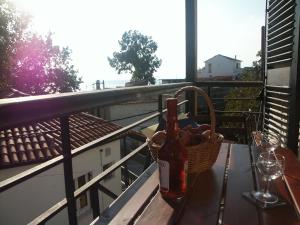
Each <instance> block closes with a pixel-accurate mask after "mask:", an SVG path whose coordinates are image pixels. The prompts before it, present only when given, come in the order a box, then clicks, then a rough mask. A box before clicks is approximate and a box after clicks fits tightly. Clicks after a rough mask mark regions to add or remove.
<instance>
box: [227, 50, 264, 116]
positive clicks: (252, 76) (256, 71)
mask: <svg viewBox="0 0 300 225" xmlns="http://www.w3.org/2000/svg"><path fill="white" fill-rule="evenodd" d="M257 56H260V52H258V53H257ZM260 73H261V65H260V60H258V61H254V62H253V66H252V67H248V68H244V69H243V72H242V74H241V78H240V80H241V81H258V80H261V79H260V76H261V75H260ZM260 92H261V88H256V87H243V88H232V89H231V90H230V92H229V94H228V95H227V96H225V102H226V106H225V111H249V110H251V111H258V110H259V102H258V101H256V100H226V99H229V98H257V97H258V96H259V94H260Z"/></svg>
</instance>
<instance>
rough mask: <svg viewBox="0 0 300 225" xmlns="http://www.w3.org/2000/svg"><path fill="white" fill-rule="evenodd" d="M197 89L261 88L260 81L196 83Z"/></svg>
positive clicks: (261, 83)
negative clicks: (206, 87)
mask: <svg viewBox="0 0 300 225" xmlns="http://www.w3.org/2000/svg"><path fill="white" fill-rule="evenodd" d="M195 84H196V86H198V87H205V86H208V87H258V86H261V87H263V82H262V81H197V82H196V83H195Z"/></svg>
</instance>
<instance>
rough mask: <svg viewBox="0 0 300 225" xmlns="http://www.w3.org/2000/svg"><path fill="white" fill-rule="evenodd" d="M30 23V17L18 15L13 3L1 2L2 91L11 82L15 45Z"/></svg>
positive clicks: (0, 52) (0, 72)
mask: <svg viewBox="0 0 300 225" xmlns="http://www.w3.org/2000/svg"><path fill="white" fill-rule="evenodd" d="M29 21H30V16H29V15H27V14H24V13H18V12H17V11H16V9H15V7H14V5H13V4H12V3H11V2H9V1H6V0H0V90H1V89H3V88H5V87H6V86H7V84H8V82H9V81H8V80H9V75H10V72H9V70H10V63H9V62H10V57H12V55H13V53H14V43H15V42H16V40H20V39H21V38H22V36H23V34H24V31H25V30H26V28H27V26H28V23H29Z"/></svg>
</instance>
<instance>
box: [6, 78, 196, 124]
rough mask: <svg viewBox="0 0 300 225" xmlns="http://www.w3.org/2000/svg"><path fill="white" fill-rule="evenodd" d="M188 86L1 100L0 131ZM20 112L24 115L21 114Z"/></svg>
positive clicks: (178, 85) (176, 84) (164, 85)
mask: <svg viewBox="0 0 300 225" xmlns="http://www.w3.org/2000/svg"><path fill="white" fill-rule="evenodd" d="M187 85H192V83H190V82H185V83H175V84H163V85H153V86H139V87H129V88H115V89H109V90H100V91H93V92H78V93H64V94H51V95H44V96H29V97H21V98H9V99H0V118H5V120H4V119H3V120H0V128H1V129H6V128H11V127H16V126H19V125H22V124H26V123H29V122H33V121H37V120H38V121H39V120H44V119H49V118H54V117H60V116H62V115H66V114H71V113H75V112H81V111H84V110H87V109H90V108H94V107H100V106H108V105H114V104H119V103H122V102H126V101H129V100H138V99H141V97H143V96H148V95H149V94H153V93H155V94H158V93H166V91H171V90H175V89H178V88H181V87H184V86H187ZM20 111H22V113H21V114H20Z"/></svg>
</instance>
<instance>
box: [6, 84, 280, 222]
mask: <svg viewBox="0 0 300 225" xmlns="http://www.w3.org/2000/svg"><path fill="white" fill-rule="evenodd" d="M191 84H192V83H188V82H186V83H178V84H169V85H159V86H145V87H131V88H122V89H111V90H104V91H95V92H88V93H70V94H57V95H48V96H36V97H24V98H13V99H4V100H0V109H1V110H0V117H1V118H5V120H1V121H0V127H1V129H9V128H12V127H15V126H20V125H24V124H27V123H30V122H33V121H39V120H44V119H49V118H54V117H59V118H60V124H61V141H62V148H63V154H62V155H60V156H58V157H56V158H53V159H51V160H48V161H46V162H44V163H41V164H40V165H38V166H35V167H33V168H31V169H29V170H27V171H24V172H22V173H20V174H17V175H16V176H13V177H11V178H9V179H7V180H4V181H2V182H0V193H2V192H5V191H6V190H8V189H10V188H12V187H14V186H16V185H18V184H20V183H22V182H24V181H26V180H29V179H31V178H33V177H34V176H36V175H38V174H40V173H42V172H44V171H46V170H49V169H51V168H53V167H54V166H57V165H59V164H61V163H62V164H63V168H64V181H65V198H63V199H62V200H61V201H59V202H57V203H56V204H55V205H53V206H52V207H51V208H49V209H48V210H47V211H45V212H44V213H42V214H41V215H40V216H38V217H37V218H35V219H34V218H33V220H32V222H31V224H44V223H45V222H46V221H48V220H49V219H51V218H52V217H53V216H55V215H56V214H57V213H59V212H60V211H62V210H63V209H64V208H65V207H67V208H68V217H69V224H77V216H76V204H75V201H76V199H77V198H79V197H80V196H81V195H82V194H83V193H86V192H87V191H90V194H91V207H92V211H93V218H97V217H98V216H99V215H100V209H99V201H98V197H99V196H98V184H99V182H100V181H102V180H103V179H104V178H106V176H108V175H109V174H110V173H112V172H114V171H115V170H117V169H118V168H120V167H121V166H122V164H124V163H125V162H127V161H128V160H129V159H131V158H132V157H134V156H135V155H136V154H137V153H139V152H141V151H142V150H143V149H144V148H145V147H146V146H147V143H144V144H142V145H141V146H139V147H138V148H136V149H135V150H133V151H132V152H130V153H129V154H128V155H126V156H125V157H123V158H122V159H120V160H119V161H117V162H115V163H114V164H113V165H112V166H110V167H109V168H108V169H106V170H105V171H104V172H102V173H100V174H98V175H96V176H95V177H94V178H93V179H91V180H90V181H89V182H87V183H86V184H84V185H83V186H81V187H80V188H78V189H77V190H75V188H74V183H73V169H72V158H74V157H75V156H77V155H80V154H82V153H84V152H86V151H88V150H90V149H92V148H94V147H96V146H99V145H102V144H104V143H107V142H108V141H109V140H111V139H112V138H114V137H117V136H119V135H120V134H122V133H125V132H127V131H129V130H131V129H133V128H134V127H136V126H138V125H139V124H142V123H144V122H146V121H149V120H152V119H153V118H157V117H158V116H160V115H162V113H164V112H165V110H164V109H163V108H162V107H161V106H162V104H158V106H160V107H159V108H158V111H157V112H155V113H153V114H152V115H149V116H147V117H145V118H143V119H141V120H139V121H136V122H134V123H132V124H130V125H128V126H126V127H123V128H121V129H119V130H117V131H115V132H112V133H110V134H108V135H106V136H104V137H102V138H99V139H97V140H94V141H92V142H90V143H88V144H85V145H83V146H81V147H79V148H76V149H74V150H71V147H70V133H69V132H70V131H69V120H68V118H69V116H70V115H71V114H73V113H77V112H80V111H85V110H88V109H90V108H93V107H105V106H109V105H113V104H117V103H122V102H126V101H129V100H134V99H140V98H141V97H142V96H148V95H160V94H165V93H167V92H174V91H175V90H178V89H179V88H181V87H184V86H188V85H191ZM196 85H197V86H201V87H206V88H208V89H207V91H208V93H210V92H211V91H210V89H211V88H214V87H225V86H226V87H258V86H260V87H263V83H262V82H239V81H232V82H218V81H217V82H201V83H197V84H196ZM267 90H268V89H267ZM273 94H276V93H273ZM213 99H214V98H213ZM237 99H238V100H245V101H248V100H254V99H256V98H249V99H240V98H237ZM237 99H234V98H232V99H230V100H232V101H234V100H237ZM215 100H216V101H218V100H219V98H217V99H215ZM187 101H189V104H190V105H191V102H192V101H190V99H187ZM184 103H186V101H183V102H181V103H180V104H184ZM192 103H194V102H192ZM194 107H196V106H195V105H194ZM187 108H190V107H187ZM20 111H22V114H20ZM219 113H229V112H226V111H222V112H221V111H220V112H219ZM235 113H244V112H235ZM257 113H260V112H257Z"/></svg>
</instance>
